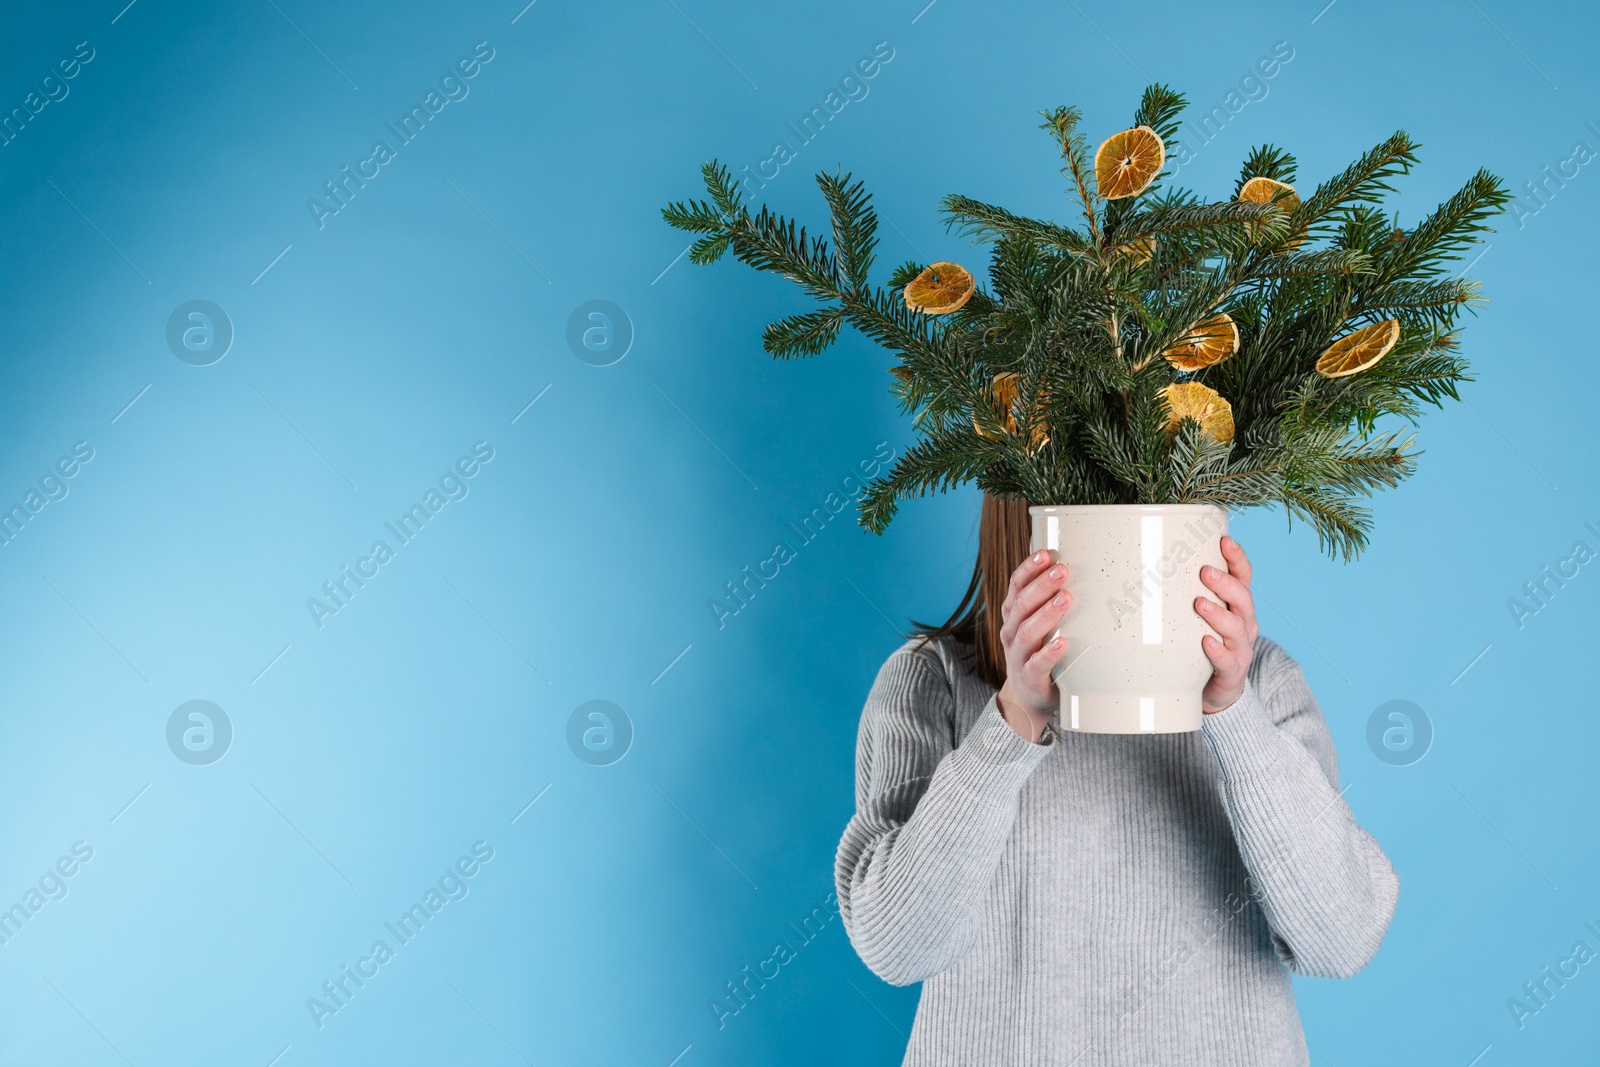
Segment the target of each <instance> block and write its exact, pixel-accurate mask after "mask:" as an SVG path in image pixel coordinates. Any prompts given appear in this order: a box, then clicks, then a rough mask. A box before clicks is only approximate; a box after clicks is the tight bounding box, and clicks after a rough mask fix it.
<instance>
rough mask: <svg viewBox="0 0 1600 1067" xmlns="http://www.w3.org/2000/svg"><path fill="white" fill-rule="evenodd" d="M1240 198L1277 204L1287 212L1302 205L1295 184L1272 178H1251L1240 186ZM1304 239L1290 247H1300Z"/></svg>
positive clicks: (1295, 241)
mask: <svg viewBox="0 0 1600 1067" xmlns="http://www.w3.org/2000/svg"><path fill="white" fill-rule="evenodd" d="M1239 199H1240V200H1244V201H1247V202H1248V203H1251V204H1277V206H1278V207H1280V208H1282V209H1283V210H1284V211H1286V212H1291V211H1294V210H1296V209H1297V208H1299V206H1300V194H1299V193H1297V192H1295V191H1294V186H1292V185H1290V184H1289V183H1288V182H1280V181H1276V180H1275V179H1272V178H1261V177H1256V178H1251V179H1250V180H1249V181H1247V182H1245V183H1244V184H1243V185H1241V186H1240V187H1239ZM1304 240H1305V239H1304V238H1300V239H1299V240H1294V241H1291V242H1289V247H1291V248H1295V247H1298V246H1299V245H1301V244H1302V243H1304Z"/></svg>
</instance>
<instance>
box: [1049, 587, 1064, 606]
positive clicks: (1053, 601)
mask: <svg viewBox="0 0 1600 1067" xmlns="http://www.w3.org/2000/svg"><path fill="white" fill-rule="evenodd" d="M1050 606H1051V607H1053V608H1064V607H1066V606H1067V591H1066V590H1065V589H1063V590H1061V592H1059V593H1057V594H1056V595H1055V596H1053V597H1051V598H1050Z"/></svg>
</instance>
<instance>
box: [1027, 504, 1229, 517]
mask: <svg viewBox="0 0 1600 1067" xmlns="http://www.w3.org/2000/svg"><path fill="white" fill-rule="evenodd" d="M1227 510H1228V509H1227V508H1225V507H1223V506H1222V505H1221V504H1032V505H1030V506H1029V507H1028V514H1029V515H1044V514H1049V513H1051V512H1056V513H1060V512H1080V513H1081V512H1088V513H1091V514H1094V513H1111V512H1117V513H1121V514H1128V513H1129V512H1134V511H1147V512H1153V513H1156V514H1162V515H1170V514H1174V513H1176V514H1180V515H1181V514H1187V513H1191V512H1206V511H1221V512H1223V513H1226V512H1227Z"/></svg>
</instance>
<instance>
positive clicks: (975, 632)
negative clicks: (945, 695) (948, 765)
mask: <svg viewBox="0 0 1600 1067" xmlns="http://www.w3.org/2000/svg"><path fill="white" fill-rule="evenodd" d="M1032 537H1033V522H1032V520H1031V519H1030V518H1029V517H1028V501H1027V500H1025V499H1024V498H1022V497H1020V496H991V495H990V494H988V493H985V494H984V495H983V516H982V518H980V519H979V521H978V558H977V561H976V562H975V563H974V564H973V566H972V581H971V582H970V583H968V585H967V591H966V593H965V595H963V596H962V598H961V603H959V604H957V605H956V610H955V611H953V612H951V613H950V617H949V618H948V619H946V620H945V621H944V622H943V623H942V624H940V625H938V626H934V625H931V624H929V623H923V622H917V621H916V620H912V623H911V627H912V630H911V633H912V635H913V636H917V635H920V636H921V637H922V639H923V640H922V641H921V642H920V643H919V644H918V646H917V647H919V648H920V647H922V645H923V644H926V643H927V642H928V640H929V639H931V638H934V637H954V638H955V639H956V640H957V641H959V642H961V643H963V644H965V645H968V646H970V648H971V653H970V655H971V657H972V672H973V673H974V674H976V675H977V676H978V677H979V678H981V679H983V680H984V681H985V682H988V683H989V684H990V685H991V686H993V687H994V688H996V689H999V688H1000V686H1001V685H1003V684H1004V683H1005V680H1006V657H1005V649H1004V648H1002V647H1001V645H1000V623H1001V619H1000V605H1001V604H1002V603H1003V602H1004V601H1005V599H1006V589H1007V588H1008V587H1009V586H1010V584H1011V575H1012V573H1013V572H1014V571H1016V569H1017V568H1018V567H1020V566H1021V565H1022V561H1023V560H1024V559H1026V558H1027V556H1028V547H1029V545H1030V544H1031V542H1032Z"/></svg>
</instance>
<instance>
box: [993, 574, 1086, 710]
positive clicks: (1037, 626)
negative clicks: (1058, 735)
mask: <svg viewBox="0 0 1600 1067" xmlns="http://www.w3.org/2000/svg"><path fill="white" fill-rule="evenodd" d="M1066 581H1067V565H1066V564H1065V563H1056V564H1051V563H1050V553H1049V552H1047V551H1045V550H1043V549H1041V550H1039V551H1038V552H1035V553H1034V554H1033V555H1031V556H1029V557H1028V558H1027V559H1025V560H1023V561H1022V565H1021V566H1020V567H1018V568H1017V569H1016V571H1015V572H1014V573H1013V574H1012V575H1011V585H1010V587H1009V588H1008V589H1007V590H1006V599H1005V602H1004V603H1003V604H1001V605H1000V619H1001V624H1000V644H1001V646H1002V647H1003V648H1004V649H1005V654H1006V681H1005V684H1004V685H1003V686H1001V687H1000V694H999V697H998V700H999V704H1000V715H1001V717H1002V718H1004V719H1005V720H1006V722H1007V723H1008V724H1009V725H1010V726H1011V728H1012V729H1013V730H1015V731H1016V732H1017V733H1019V734H1021V735H1022V736H1023V737H1024V738H1026V739H1027V740H1029V741H1033V742H1037V741H1038V740H1039V738H1040V736H1041V735H1043V733H1044V729H1045V726H1046V724H1048V723H1049V722H1050V720H1051V718H1053V717H1054V716H1055V714H1056V711H1057V710H1058V709H1059V707H1060V703H1061V697H1060V694H1059V693H1058V692H1057V690H1056V684H1055V680H1054V679H1053V678H1051V677H1050V668H1052V667H1054V666H1055V665H1056V663H1057V662H1059V661H1060V659H1061V657H1062V656H1064V655H1065V654H1066V651H1067V640H1066V638H1064V637H1056V638H1053V639H1051V640H1050V641H1049V642H1046V641H1045V638H1046V637H1047V636H1049V634H1050V633H1051V631H1053V630H1054V629H1055V628H1056V626H1057V625H1058V624H1060V622H1061V618H1062V616H1064V615H1065V614H1066V613H1067V609H1068V608H1070V607H1071V606H1072V594H1071V593H1069V592H1068V591H1067V589H1066Z"/></svg>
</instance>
